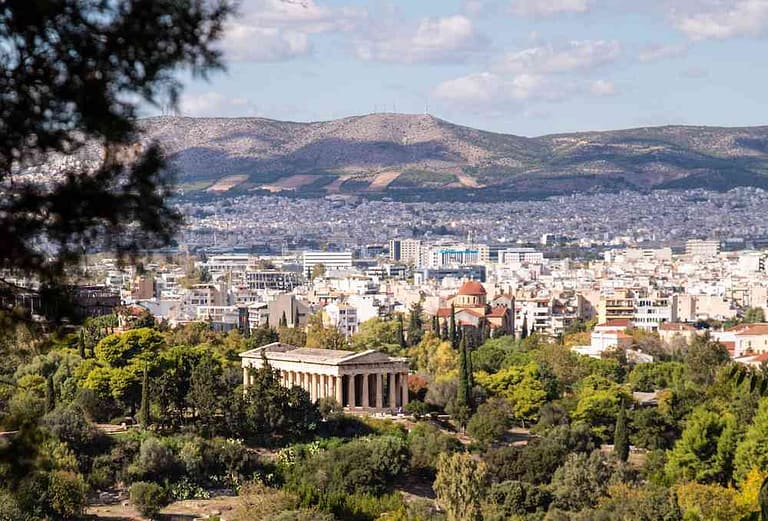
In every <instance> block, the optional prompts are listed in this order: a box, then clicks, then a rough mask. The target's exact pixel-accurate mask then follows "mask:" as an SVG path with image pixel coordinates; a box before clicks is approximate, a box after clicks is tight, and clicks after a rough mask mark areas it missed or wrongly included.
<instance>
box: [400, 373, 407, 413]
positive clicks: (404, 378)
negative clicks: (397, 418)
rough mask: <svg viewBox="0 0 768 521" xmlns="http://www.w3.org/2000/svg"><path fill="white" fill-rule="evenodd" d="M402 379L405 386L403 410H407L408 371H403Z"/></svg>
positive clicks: (403, 386)
mask: <svg viewBox="0 0 768 521" xmlns="http://www.w3.org/2000/svg"><path fill="white" fill-rule="evenodd" d="M400 380H401V381H402V388H403V398H402V404H403V410H405V406H406V405H408V373H402V374H401V375H400Z"/></svg>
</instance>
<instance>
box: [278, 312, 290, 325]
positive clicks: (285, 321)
mask: <svg viewBox="0 0 768 521" xmlns="http://www.w3.org/2000/svg"><path fill="white" fill-rule="evenodd" d="M277 325H278V326H280V327H288V318H287V317H286V316H285V311H283V316H281V317H280V322H279V323H278V324H277Z"/></svg>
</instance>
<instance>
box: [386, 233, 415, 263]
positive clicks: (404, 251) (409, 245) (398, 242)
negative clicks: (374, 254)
mask: <svg viewBox="0 0 768 521" xmlns="http://www.w3.org/2000/svg"><path fill="white" fill-rule="evenodd" d="M420 257H421V241H420V240H417V239H392V240H390V241H389V258H390V260H393V261H396V262H402V263H403V264H414V265H415V264H418V262H419V259H420Z"/></svg>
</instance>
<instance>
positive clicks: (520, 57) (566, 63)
mask: <svg viewBox="0 0 768 521" xmlns="http://www.w3.org/2000/svg"><path fill="white" fill-rule="evenodd" d="M621 52H622V49H621V44H620V43H619V42H617V41H606V40H580V41H572V42H569V43H568V45H566V46H564V47H560V48H555V47H553V46H551V45H549V46H543V47H532V48H529V49H524V50H522V51H518V52H513V53H509V54H507V55H506V56H505V57H504V58H503V59H502V60H501V62H499V64H498V68H499V69H500V70H502V71H505V72H509V73H513V74H519V73H523V72H536V73H554V72H566V71H576V70H589V69H594V68H596V67H599V66H601V65H605V64H608V63H611V62H614V61H616V60H617V59H618V58H619V56H621Z"/></svg>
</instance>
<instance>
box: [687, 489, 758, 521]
mask: <svg viewBox="0 0 768 521" xmlns="http://www.w3.org/2000/svg"><path fill="white" fill-rule="evenodd" d="M675 493H676V494H677V503H678V505H680V508H681V509H682V511H683V513H684V519H686V520H688V519H695V520H698V519H701V520H702V521H703V520H705V519H706V520H707V521H710V520H711V521H730V520H733V519H736V520H740V519H743V518H744V516H745V515H746V514H747V513H748V511H747V510H746V509H744V508H743V507H742V506H740V505H739V504H738V502H737V501H736V500H737V495H738V492H737V491H736V489H734V488H730V487H728V488H726V487H721V486H719V485H715V484H701V483H682V484H680V485H678V486H677V487H675Z"/></svg>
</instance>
